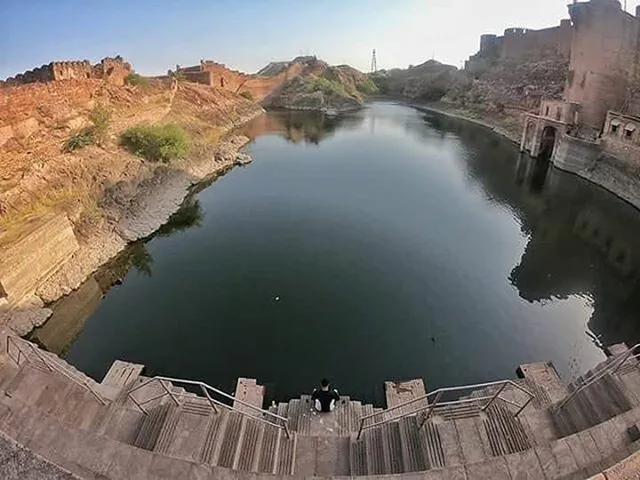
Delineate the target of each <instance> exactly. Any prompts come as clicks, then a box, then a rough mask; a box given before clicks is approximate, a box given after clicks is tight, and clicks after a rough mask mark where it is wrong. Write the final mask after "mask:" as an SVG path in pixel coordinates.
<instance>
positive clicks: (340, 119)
mask: <svg viewBox="0 0 640 480" xmlns="http://www.w3.org/2000/svg"><path fill="white" fill-rule="evenodd" d="M363 119H364V116H362V115H359V114H357V113H344V114H341V115H327V114H325V113H321V112H304V111H274V112H269V114H268V115H261V116H260V117H257V118H255V119H254V120H252V121H251V122H249V123H248V124H247V125H246V126H245V127H243V128H242V133H243V134H244V135H246V136H248V137H249V138H251V139H255V138H257V137H259V136H260V135H265V134H269V133H276V134H279V135H281V136H282V137H283V138H285V139H286V140H287V141H288V142H291V143H311V144H314V145H318V144H319V143H320V142H321V141H323V140H326V139H328V138H330V137H332V136H333V135H334V134H335V132H336V131H337V130H338V129H353V128H357V127H358V126H359V125H360V124H361V123H362V122H363Z"/></svg>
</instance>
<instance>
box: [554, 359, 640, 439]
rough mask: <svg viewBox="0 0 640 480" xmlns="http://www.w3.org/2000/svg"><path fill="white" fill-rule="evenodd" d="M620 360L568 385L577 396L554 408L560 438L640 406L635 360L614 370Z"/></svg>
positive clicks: (639, 377) (639, 371)
mask: <svg viewBox="0 0 640 480" xmlns="http://www.w3.org/2000/svg"><path fill="white" fill-rule="evenodd" d="M618 360H619V357H618V356H612V357H609V358H608V359H606V360H605V361H603V362H601V363H600V364H598V365H596V366H595V367H594V368H592V369H591V370H589V371H588V372H587V373H585V374H584V375H582V376H580V377H578V378H577V379H576V380H575V381H574V382H572V383H570V384H569V385H568V393H569V394H574V395H573V396H572V397H570V398H569V400H568V401H566V402H564V401H562V402H559V403H557V404H556V405H554V406H553V407H552V408H551V412H552V416H553V419H554V422H555V424H556V427H557V429H558V433H559V435H560V436H561V437H564V436H567V435H571V434H573V433H576V432H579V431H581V430H585V429H587V428H589V427H593V426H595V425H598V424H599V423H602V422H604V421H606V420H609V419H611V418H614V417H616V416H618V415H620V414H622V413H624V412H627V411H629V410H631V409H632V408H634V407H636V406H639V405H640V367H639V365H638V362H637V360H636V359H635V358H631V359H629V360H628V361H627V362H625V363H624V364H623V365H621V366H620V367H619V368H615V367H616V365H617V363H616V362H617V361H618Z"/></svg>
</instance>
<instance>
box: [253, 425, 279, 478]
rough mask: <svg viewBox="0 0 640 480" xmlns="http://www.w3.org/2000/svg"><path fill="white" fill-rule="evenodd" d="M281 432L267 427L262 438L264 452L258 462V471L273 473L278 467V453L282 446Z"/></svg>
mask: <svg viewBox="0 0 640 480" xmlns="http://www.w3.org/2000/svg"><path fill="white" fill-rule="evenodd" d="M280 432H281V430H280V429H278V428H276V427H272V426H270V425H265V429H264V434H263V437H262V451H261V452H260V459H259V461H258V471H259V472H264V473H273V472H274V471H275V468H276V466H277V461H278V459H277V453H278V448H279V446H280V435H281V433H280Z"/></svg>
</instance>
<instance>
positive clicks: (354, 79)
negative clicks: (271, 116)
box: [260, 56, 377, 112]
mask: <svg viewBox="0 0 640 480" xmlns="http://www.w3.org/2000/svg"><path fill="white" fill-rule="evenodd" d="M260 72H262V74H263V75H265V74H273V75H281V74H282V73H283V72H285V76H284V78H283V81H282V83H281V84H280V85H277V86H275V88H274V89H273V91H272V92H270V94H269V95H267V96H266V97H265V99H264V100H263V102H262V104H263V105H264V106H265V107H270V108H284V109H290V110H314V111H323V112H336V111H345V110H350V109H354V108H358V107H360V106H361V105H362V102H363V100H364V98H365V96H366V95H369V94H372V93H376V92H377V87H376V86H375V84H374V83H373V82H372V81H371V80H370V79H369V78H368V76H367V75H365V74H364V73H362V72H360V71H359V70H356V69H355V68H353V67H350V66H348V65H339V66H330V65H329V64H328V63H326V62H324V61H322V60H319V59H317V58H316V57H308V56H307V57H298V58H295V59H293V60H292V61H291V62H289V63H286V64H284V63H283V62H279V63H277V64H274V63H271V64H269V65H267V66H266V67H265V68H263V69H262V70H261V71H260Z"/></svg>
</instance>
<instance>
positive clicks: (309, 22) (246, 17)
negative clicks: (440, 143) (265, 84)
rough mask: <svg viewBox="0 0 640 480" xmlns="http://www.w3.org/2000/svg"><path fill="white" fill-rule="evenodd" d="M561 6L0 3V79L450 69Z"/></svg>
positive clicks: (541, 0) (146, 0)
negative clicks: (115, 65)
mask: <svg viewBox="0 0 640 480" xmlns="http://www.w3.org/2000/svg"><path fill="white" fill-rule="evenodd" d="M568 2H569V0H535V1H531V0H182V1H177V0H176V1H174V0H107V1H95V0H0V79H3V78H6V77H8V76H12V75H15V74H16V73H20V72H23V71H25V70H29V69H31V68H33V67H36V66H40V65H43V64H46V63H49V62H50V61H52V60H82V59H88V60H91V61H92V62H97V61H99V60H100V59H101V58H103V57H105V56H115V55H118V54H119V55H122V56H123V57H124V58H125V59H126V60H128V61H129V62H131V64H132V65H133V67H134V69H135V70H136V71H137V72H138V73H141V74H143V75H153V74H163V73H166V71H167V70H168V69H170V68H174V67H175V65H176V64H180V65H195V64H197V63H198V62H199V61H200V59H201V58H204V59H207V60H215V61H218V62H221V63H225V64H226V65H227V66H229V67H232V68H235V69H239V70H242V71H245V72H255V71H257V70H259V69H260V68H261V67H262V66H264V65H266V64H267V63H269V62H270V61H279V60H288V59H292V58H293V57H295V56H297V55H300V54H305V55H306V54H311V55H316V56H318V57H319V58H321V59H323V60H325V61H327V62H329V63H330V64H335V65H338V64H349V65H351V66H353V67H356V68H358V69H360V70H362V71H369V69H370V65H371V51H372V49H374V48H375V49H376V55H377V63H378V68H379V69H380V68H392V67H401V68H406V67H407V66H408V65H410V64H412V65H417V64H420V63H422V62H424V61H426V60H429V59H431V58H435V59H436V60H439V61H441V62H444V63H448V64H451V65H455V66H458V67H460V66H461V63H462V62H463V61H464V60H465V59H466V58H468V57H469V55H472V54H473V53H475V52H476V51H477V50H478V44H479V37H480V35H481V34H483V33H501V32H503V31H504V29H505V28H508V27H526V28H534V29H536V28H543V27H548V26H553V25H557V24H559V22H560V20H561V19H562V18H568V15H567V3H568ZM628 3H629V7H628V10H629V11H634V8H635V3H636V2H634V1H633V0H629V2H628ZM632 3H633V4H634V5H631V4H632Z"/></svg>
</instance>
